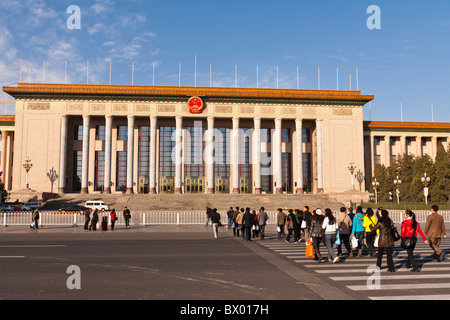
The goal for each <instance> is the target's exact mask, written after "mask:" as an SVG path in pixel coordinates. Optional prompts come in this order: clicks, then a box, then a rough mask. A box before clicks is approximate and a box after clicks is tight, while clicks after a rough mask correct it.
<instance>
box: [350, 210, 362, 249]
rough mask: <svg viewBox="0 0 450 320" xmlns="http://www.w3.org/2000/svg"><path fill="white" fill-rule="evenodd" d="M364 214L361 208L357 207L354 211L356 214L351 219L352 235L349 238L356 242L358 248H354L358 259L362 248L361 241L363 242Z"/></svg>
mask: <svg viewBox="0 0 450 320" xmlns="http://www.w3.org/2000/svg"><path fill="white" fill-rule="evenodd" d="M363 221H364V214H363V212H362V207H361V206H358V208H357V209H356V214H355V215H354V217H353V227H352V234H351V236H354V237H355V238H356V239H357V240H358V246H357V248H356V251H357V255H358V257H361V256H362V247H363V241H364V226H363Z"/></svg>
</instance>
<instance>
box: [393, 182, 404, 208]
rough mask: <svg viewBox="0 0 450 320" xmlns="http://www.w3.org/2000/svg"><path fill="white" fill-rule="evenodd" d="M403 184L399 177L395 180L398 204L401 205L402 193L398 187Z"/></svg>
mask: <svg viewBox="0 0 450 320" xmlns="http://www.w3.org/2000/svg"><path fill="white" fill-rule="evenodd" d="M401 184H402V180H400V179H399V178H398V176H397V178H396V179H395V180H394V185H395V194H396V195H397V204H399V203H400V191H399V190H398V186H399V185H401Z"/></svg>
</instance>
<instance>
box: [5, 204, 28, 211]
mask: <svg viewBox="0 0 450 320" xmlns="http://www.w3.org/2000/svg"><path fill="white" fill-rule="evenodd" d="M2 211H23V210H22V208H21V207H20V206H17V205H11V204H7V205H5V206H3V209H2Z"/></svg>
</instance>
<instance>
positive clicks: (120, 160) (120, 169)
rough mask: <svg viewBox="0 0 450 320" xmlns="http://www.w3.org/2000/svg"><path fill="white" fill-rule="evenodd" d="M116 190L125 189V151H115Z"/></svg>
mask: <svg viewBox="0 0 450 320" xmlns="http://www.w3.org/2000/svg"><path fill="white" fill-rule="evenodd" d="M116 168H117V170H116V190H117V191H122V192H124V191H126V189H127V152H126V151H117V164H116Z"/></svg>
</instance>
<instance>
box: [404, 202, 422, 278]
mask: <svg viewBox="0 0 450 320" xmlns="http://www.w3.org/2000/svg"><path fill="white" fill-rule="evenodd" d="M417 234H420V236H421V237H422V239H423V241H424V242H425V243H427V244H428V241H427V238H426V237H425V235H424V234H423V232H422V229H421V228H420V224H419V223H418V222H417V221H416V215H415V214H414V212H412V211H411V210H406V211H405V220H404V221H403V222H402V233H401V237H402V243H404V240H412V241H411V246H410V247H408V248H404V249H406V252H407V253H408V261H407V262H406V264H405V266H406V267H407V268H411V267H412V269H411V270H410V271H413V272H419V267H418V266H417V263H416V260H415V259H414V248H415V247H416V242H417ZM407 238H410V239H407Z"/></svg>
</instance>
